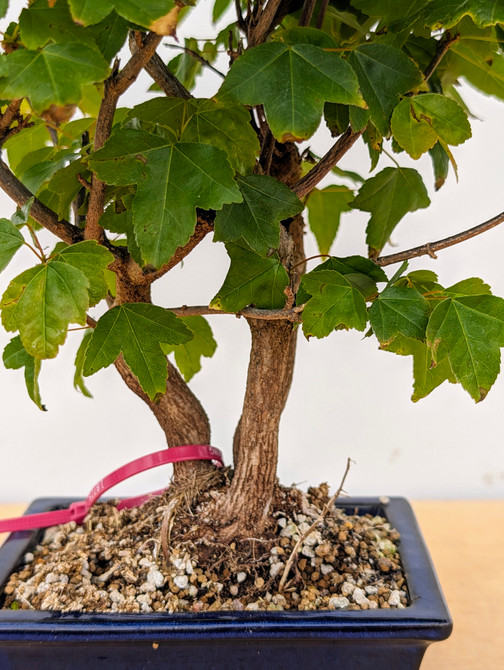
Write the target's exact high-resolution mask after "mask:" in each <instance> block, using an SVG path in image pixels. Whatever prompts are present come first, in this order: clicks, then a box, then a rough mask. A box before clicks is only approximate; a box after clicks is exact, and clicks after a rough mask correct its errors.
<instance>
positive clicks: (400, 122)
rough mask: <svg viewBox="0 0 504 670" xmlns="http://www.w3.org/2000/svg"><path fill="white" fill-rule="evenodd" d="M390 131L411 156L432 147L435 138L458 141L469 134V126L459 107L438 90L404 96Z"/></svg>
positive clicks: (464, 139) (450, 141)
mask: <svg viewBox="0 0 504 670" xmlns="http://www.w3.org/2000/svg"><path fill="white" fill-rule="evenodd" d="M392 132H393V133H394V136H395V138H396V140H397V141H398V142H399V144H400V145H401V146H402V147H403V149H406V151H407V152H408V153H409V154H410V156H411V157H412V158H419V157H420V155H421V154H423V153H425V151H427V150H428V149H431V148H432V147H433V146H434V144H435V143H436V142H437V140H438V139H440V140H442V142H444V143H446V144H454V145H456V144H461V143H462V142H465V141H466V140H467V139H469V138H470V137H471V126H470V124H469V121H468V119H467V116H466V113H465V112H464V110H463V109H462V107H461V106H460V105H459V104H458V103H457V102H455V100H450V99H449V98H447V97H445V96H443V95H438V94H437V93H425V94H422V95H417V96H415V97H414V98H405V99H404V100H403V101H402V102H400V103H399V105H398V106H397V107H396V108H395V110H394V113H393V114H392Z"/></svg>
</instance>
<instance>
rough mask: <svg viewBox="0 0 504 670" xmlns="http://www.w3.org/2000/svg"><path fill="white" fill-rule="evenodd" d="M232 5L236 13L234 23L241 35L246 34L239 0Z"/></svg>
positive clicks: (235, 0)
mask: <svg viewBox="0 0 504 670" xmlns="http://www.w3.org/2000/svg"><path fill="white" fill-rule="evenodd" d="M234 5H235V11H236V23H237V24H238V28H239V29H240V30H241V31H242V32H243V33H245V34H247V24H246V23H245V19H244V18H243V14H242V10H241V4H240V0H234Z"/></svg>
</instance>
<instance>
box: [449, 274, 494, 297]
mask: <svg viewBox="0 0 504 670" xmlns="http://www.w3.org/2000/svg"><path fill="white" fill-rule="evenodd" d="M444 293H445V295H447V296H449V297H450V298H459V297H461V296H465V295H492V291H491V290H490V286H489V285H488V284H486V283H485V282H484V281H483V280H482V279H480V278H479V277H470V278H469V279H463V280H462V281H459V282H457V283H456V284H453V286H449V287H448V288H445V289H444Z"/></svg>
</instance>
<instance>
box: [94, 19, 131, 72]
mask: <svg viewBox="0 0 504 670" xmlns="http://www.w3.org/2000/svg"><path fill="white" fill-rule="evenodd" d="M89 32H90V33H91V35H93V37H94V40H95V42H96V45H97V47H98V49H99V50H100V52H101V53H102V55H103V57H104V58H105V60H106V61H107V63H110V61H111V60H112V58H113V57H114V56H115V55H116V53H117V52H118V51H119V50H120V49H121V47H122V45H123V44H124V42H125V41H126V37H127V36H128V22H127V21H126V20H125V19H123V18H122V16H119V15H118V14H116V13H115V12H112V13H111V14H109V15H108V16H106V17H105V18H104V19H103V21H100V23H97V24H95V25H93V26H91V27H90V28H89Z"/></svg>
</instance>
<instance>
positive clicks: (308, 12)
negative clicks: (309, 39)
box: [298, 0, 317, 27]
mask: <svg viewBox="0 0 504 670" xmlns="http://www.w3.org/2000/svg"><path fill="white" fill-rule="evenodd" d="M316 4H317V0H305V2H304V4H303V11H302V12H301V17H300V19H299V22H298V26H301V27H302V26H309V25H310V22H311V20H312V16H313V10H314V9H315V5H316Z"/></svg>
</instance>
